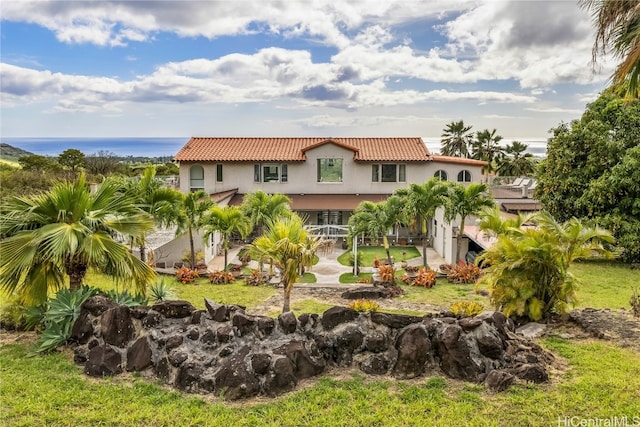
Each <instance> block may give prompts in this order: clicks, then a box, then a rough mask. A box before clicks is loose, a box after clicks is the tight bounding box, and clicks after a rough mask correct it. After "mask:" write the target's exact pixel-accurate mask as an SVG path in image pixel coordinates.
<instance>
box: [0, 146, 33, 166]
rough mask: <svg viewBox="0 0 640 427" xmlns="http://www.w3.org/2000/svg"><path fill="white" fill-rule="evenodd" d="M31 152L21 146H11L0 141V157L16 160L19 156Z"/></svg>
mask: <svg viewBox="0 0 640 427" xmlns="http://www.w3.org/2000/svg"><path fill="white" fill-rule="evenodd" d="M32 154H33V153H30V152H28V151H25V150H23V149H21V148H16V147H13V146H11V145H9V144H5V143H4V142H0V159H4V160H9V161H12V162H17V161H18V159H19V158H20V157H23V156H31V155H32Z"/></svg>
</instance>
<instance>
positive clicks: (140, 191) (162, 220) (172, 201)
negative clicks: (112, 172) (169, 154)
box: [125, 166, 181, 261]
mask: <svg viewBox="0 0 640 427" xmlns="http://www.w3.org/2000/svg"><path fill="white" fill-rule="evenodd" d="M125 191H126V192H127V193H128V194H130V195H131V196H132V197H133V198H134V200H135V201H136V203H138V205H139V207H140V209H142V210H143V211H145V212H147V213H148V214H150V215H151V216H152V217H153V219H154V220H155V223H156V225H159V226H168V225H171V224H173V223H174V222H175V221H176V219H177V216H178V211H177V207H178V206H179V202H180V199H181V193H180V192H179V191H176V190H174V189H172V188H168V187H165V186H164V184H163V182H162V181H161V180H159V179H157V178H156V167H155V166H149V167H147V168H145V170H144V172H143V173H142V176H141V177H140V180H139V181H137V182H135V181H127V182H126V183H125ZM145 237H146V236H145V235H143V236H141V238H140V239H138V240H137V241H136V242H135V244H137V245H138V247H139V249H140V259H141V260H142V261H146V252H145V245H146V239H145Z"/></svg>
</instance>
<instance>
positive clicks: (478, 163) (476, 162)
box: [431, 154, 488, 166]
mask: <svg viewBox="0 0 640 427" xmlns="http://www.w3.org/2000/svg"><path fill="white" fill-rule="evenodd" d="M431 158H432V159H433V161H434V162H441V163H456V164H458V165H469V166H487V164H488V163H487V162H485V161H483V160H475V159H465V158H464V157H452V156H440V155H438V154H433V155H431Z"/></svg>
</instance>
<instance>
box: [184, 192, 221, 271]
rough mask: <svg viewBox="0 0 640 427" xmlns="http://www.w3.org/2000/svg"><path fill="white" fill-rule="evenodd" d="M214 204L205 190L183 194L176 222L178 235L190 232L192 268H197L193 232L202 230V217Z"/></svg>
mask: <svg viewBox="0 0 640 427" xmlns="http://www.w3.org/2000/svg"><path fill="white" fill-rule="evenodd" d="M212 206H213V202H212V201H211V198H210V197H209V194H207V192H206V191H204V190H198V191H193V192H191V193H188V194H183V195H182V197H181V200H180V204H179V206H178V213H177V217H176V224H177V225H178V229H177V230H176V235H181V234H183V233H185V232H187V233H189V251H190V252H189V258H190V260H191V268H195V265H196V251H195V247H194V243H193V233H194V232H197V231H200V230H201V227H202V223H201V221H200V219H201V218H202V216H203V215H204V213H205V212H206V211H207V210H209V208H210V207H212Z"/></svg>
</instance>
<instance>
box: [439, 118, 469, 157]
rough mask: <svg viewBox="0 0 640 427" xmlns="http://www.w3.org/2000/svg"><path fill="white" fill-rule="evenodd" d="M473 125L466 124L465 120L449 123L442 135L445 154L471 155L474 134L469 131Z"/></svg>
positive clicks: (442, 152) (443, 152) (441, 140)
mask: <svg viewBox="0 0 640 427" xmlns="http://www.w3.org/2000/svg"><path fill="white" fill-rule="evenodd" d="M472 127H473V126H465V124H464V121H462V120H460V121H459V122H451V123H448V124H447V126H446V127H445V128H444V130H443V131H442V135H440V142H441V143H442V149H441V150H440V154H442V155H443V156H459V157H469V143H470V142H471V139H472V138H473V136H472V135H473V134H472V133H471V132H469V131H470V130H471V128H472Z"/></svg>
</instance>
